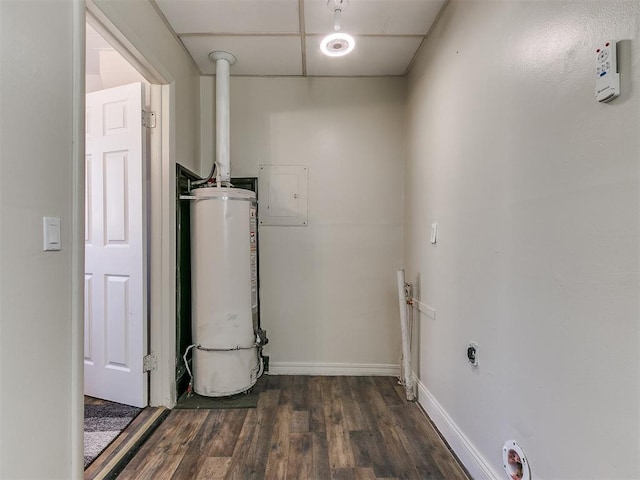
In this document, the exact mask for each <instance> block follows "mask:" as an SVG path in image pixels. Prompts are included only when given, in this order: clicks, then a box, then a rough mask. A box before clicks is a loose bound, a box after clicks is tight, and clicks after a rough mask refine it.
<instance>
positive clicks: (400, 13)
mask: <svg viewBox="0 0 640 480" xmlns="http://www.w3.org/2000/svg"><path fill="white" fill-rule="evenodd" d="M152 1H153V2H154V4H155V5H156V7H157V9H158V11H159V13H161V15H163V16H164V18H165V20H166V21H167V23H168V25H169V26H170V27H171V29H173V31H174V32H175V34H176V36H177V37H178V39H179V40H180V41H181V42H182V44H183V45H184V47H185V48H186V50H187V52H188V53H189V54H190V55H191V57H192V58H193V60H194V62H195V64H196V65H197V67H198V68H199V69H200V72H201V73H202V74H203V75H212V74H215V65H214V64H213V63H211V62H210V61H209V53H210V52H212V51H215V50H224V51H227V52H229V53H232V54H233V55H235V56H236V57H237V59H238V61H237V63H236V64H235V65H234V66H232V67H231V74H232V75H247V76H395V75H406V74H407V73H408V70H409V69H410V68H411V64H412V62H413V58H414V56H415V54H416V52H417V51H418V49H419V48H420V45H421V44H422V42H423V40H424V39H425V38H426V36H427V35H428V33H429V31H430V29H431V26H432V25H433V23H434V22H435V20H436V18H437V17H438V13H439V12H440V10H441V9H442V7H443V5H444V3H445V1H446V0H349V5H348V7H347V8H346V9H345V10H344V11H343V14H342V31H343V32H345V33H348V34H350V35H352V36H353V37H354V38H355V40H356V48H355V49H354V51H353V52H351V53H350V54H349V55H347V56H344V57H333V58H332V57H327V56H325V55H323V54H322V52H320V40H321V39H322V38H323V37H324V36H325V35H327V34H329V33H332V32H333V12H332V10H331V9H329V8H328V7H327V0H152Z"/></svg>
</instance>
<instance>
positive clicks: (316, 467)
mask: <svg viewBox="0 0 640 480" xmlns="http://www.w3.org/2000/svg"><path fill="white" fill-rule="evenodd" d="M467 478H468V477H467V475H466V474H465V472H464V470H463V469H462V468H461V466H460V465H459V463H458V461H457V460H456V458H455V457H454V456H453V455H452V454H451V452H450V451H449V450H448V448H447V446H446V445H445V444H444V442H443V441H442V439H441V438H440V436H439V435H438V433H437V431H436V430H435V429H434V428H433V426H432V425H431V423H430V421H429V420H428V419H427V417H426V416H425V415H424V413H423V412H422V411H421V410H420V408H419V407H418V406H417V405H416V404H413V403H408V402H407V401H406V400H405V399H404V397H403V391H402V388H401V387H400V386H398V385H397V381H396V379H395V378H391V377H314V376H270V377H268V378H267V381H266V382H264V385H263V386H262V390H261V391H260V397H259V400H258V407H257V408H255V409H235V410H174V411H172V412H171V414H170V415H169V417H168V418H167V419H166V420H165V421H164V423H163V424H162V425H160V427H159V428H158V429H157V430H156V431H155V432H154V434H153V435H152V436H151V437H150V438H149V439H148V440H147V442H146V443H145V444H144V445H143V446H142V448H141V449H140V450H139V451H138V453H137V454H136V456H135V457H134V458H133V459H132V460H131V461H130V462H129V464H128V465H127V467H126V468H125V469H124V470H123V471H122V473H121V474H120V475H119V476H118V479H121V480H127V479H131V480H142V479H153V480H160V479H167V480H168V479H172V480H183V479H184V480H187V479H188V480H191V479H211V480H213V479H256V480H257V479H278V480H279V479H295V480H306V479H319V480H330V479H336V480H343V479H344V480H375V479H420V480H423V479H446V480H457V479H467Z"/></svg>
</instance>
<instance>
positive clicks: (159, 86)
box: [86, 0, 176, 407]
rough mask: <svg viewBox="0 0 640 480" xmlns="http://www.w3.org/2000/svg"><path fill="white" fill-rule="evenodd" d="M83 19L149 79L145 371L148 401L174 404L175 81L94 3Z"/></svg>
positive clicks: (152, 403)
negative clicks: (150, 363) (151, 361)
mask: <svg viewBox="0 0 640 480" xmlns="http://www.w3.org/2000/svg"><path fill="white" fill-rule="evenodd" d="M86 21H87V22H89V23H90V24H91V26H92V27H93V28H95V29H96V30H97V31H98V33H100V35H102V36H103V38H105V39H106V40H107V41H108V42H109V43H110V44H111V45H112V46H113V47H114V48H115V49H116V50H117V51H118V53H120V54H121V55H122V56H123V57H124V58H125V59H126V60H127V61H128V62H129V63H130V64H131V65H132V66H133V67H134V68H135V69H136V70H138V72H140V73H141V74H142V76H143V77H145V79H146V80H147V81H148V82H149V83H150V84H151V98H150V99H149V100H150V107H151V110H152V111H154V112H156V113H157V116H156V117H157V120H158V127H156V128H152V129H150V144H149V155H148V158H149V159H150V161H149V163H148V168H147V182H148V185H147V198H148V203H147V205H148V212H147V213H148V214H147V229H148V235H147V255H148V264H147V265H148V284H147V301H148V302H149V305H148V316H149V335H148V337H149V353H150V354H154V355H155V356H156V358H157V366H156V369H155V370H152V371H151V373H150V377H149V386H150V387H149V405H150V406H166V407H173V406H174V405H175V403H176V390H175V384H174V383H175V382H173V381H172V379H173V376H174V372H175V354H174V353H175V352H174V350H175V298H174V297H175V296H172V295H162V292H175V290H176V279H175V263H176V253H175V228H176V226H175V172H174V170H175V168H174V167H173V165H175V158H176V152H175V135H176V133H175V130H176V129H175V118H174V116H175V108H174V102H175V85H174V84H173V82H172V78H171V75H170V74H169V73H168V72H167V71H166V70H165V69H164V67H163V66H162V65H155V64H153V63H152V62H151V61H150V60H148V59H147V58H146V57H144V55H143V54H142V53H141V52H140V51H139V50H138V49H137V48H136V47H135V46H134V45H133V43H131V42H130V41H129V40H128V39H127V38H126V37H125V36H124V35H123V34H122V33H121V32H120V31H119V30H118V28H117V27H116V26H115V25H114V24H113V22H111V20H110V19H109V18H108V17H107V16H106V15H105V14H104V13H103V12H102V10H100V8H98V7H97V6H96V5H95V4H94V3H93V1H92V0H86Z"/></svg>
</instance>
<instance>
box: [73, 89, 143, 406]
mask: <svg viewBox="0 0 640 480" xmlns="http://www.w3.org/2000/svg"><path fill="white" fill-rule="evenodd" d="M142 94H143V87H142V85H141V84H140V83H135V84H130V85H125V86H123V87H116V88H110V89H107V90H102V91H99V92H94V93H90V94H88V95H87V123H86V125H87V126H86V129H87V137H86V151H87V152H86V203H85V208H86V214H85V221H86V232H87V233H86V235H85V242H86V243H85V394H86V395H90V396H93V397H97V398H102V399H106V400H111V401H115V402H119V403H125V404H128V405H134V406H137V407H143V406H146V405H147V377H148V374H146V373H143V371H142V364H143V357H144V355H145V354H146V349H147V331H146V329H147V300H146V254H145V246H146V238H145V232H146V215H145V209H146V205H145V198H146V197H145V188H144V187H145V183H144V179H145V178H146V177H145V164H144V160H143V159H144V146H145V141H144V138H143V134H144V133H145V132H144V129H143V128H142V121H141V116H142V104H143V99H142Z"/></svg>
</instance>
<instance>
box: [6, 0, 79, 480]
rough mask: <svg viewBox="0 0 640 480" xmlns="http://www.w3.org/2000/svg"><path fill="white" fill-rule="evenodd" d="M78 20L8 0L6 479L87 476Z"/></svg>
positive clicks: (45, 6) (59, 6)
mask: <svg viewBox="0 0 640 480" xmlns="http://www.w3.org/2000/svg"><path fill="white" fill-rule="evenodd" d="M81 11H82V10H81V7H78V9H77V11H76V12H74V6H73V4H72V2H50V1H29V2H22V1H8V0H5V1H0V59H1V60H2V63H1V66H0V478H7V479H8V478H10V479H19V478H47V479H68V478H71V477H72V473H74V474H78V475H79V474H80V473H81V468H82V467H81V463H80V462H81V458H82V457H81V447H80V445H79V443H78V440H79V441H80V442H81V439H82V437H81V432H78V431H77V430H74V429H73V427H74V425H75V426H77V427H79V428H81V423H79V422H81V415H82V413H81V410H80V409H81V405H82V403H81V402H82V397H81V393H80V391H79V385H80V383H81V379H79V378H78V373H79V370H78V369H75V370H73V369H72V355H73V354H74V353H75V354H79V348H81V347H79V342H78V340H79V337H80V334H79V332H75V331H74V330H73V329H72V317H73V316H74V315H76V320H78V321H79V319H78V317H79V314H78V308H76V306H75V305H77V306H79V305H80V303H79V302H80V297H78V296H75V297H74V294H73V291H72V268H73V266H74V265H77V264H76V263H74V261H73V260H74V259H73V252H74V249H75V251H76V254H77V250H78V248H84V247H83V246H79V245H78V243H79V242H81V239H79V238H77V237H78V235H77V234H76V232H79V231H81V230H79V229H81V228H82V227H81V225H79V224H78V223H77V222H76V221H75V220H74V218H73V213H74V210H73V205H74V203H75V204H76V205H82V197H80V198H74V196H73V192H74V183H73V178H74V174H75V172H76V171H77V170H75V169H74V145H73V141H74V134H75V132H76V129H75V128H74V124H73V119H74V100H73V97H72V94H73V90H72V84H73V81H74V80H75V81H76V85H77V86H78V88H81V87H80V86H81V85H83V84H84V79H83V78H82V74H81V73H82V72H81V70H80V68H79V67H78V69H77V70H76V71H75V74H74V57H73V52H74V41H73V36H74V31H75V32H78V31H79V29H82V30H83V29H84V19H83V18H81V15H80V14H78V12H81ZM74 18H75V19H76V21H75V22H74ZM78 19H81V20H80V21H78ZM75 47H77V48H75V50H76V51H80V50H79V48H80V47H81V45H79V42H77V43H76V44H75ZM79 58H81V57H80V56H78V57H76V60H78V59H79ZM80 111H81V110H80V109H78V112H80ZM77 117H79V119H82V118H83V116H80V115H77ZM80 125H81V124H80V123H78V126H77V129H78V132H79V131H80ZM75 153H76V155H75V160H76V161H77V162H78V164H79V165H82V163H83V156H81V155H79V151H77V152H75ZM79 165H76V167H77V166H79ZM80 185H81V184H80ZM74 200H75V202H74ZM78 211H80V209H78ZM43 216H53V217H60V218H61V241H62V250H61V251H58V252H43V250H42V241H43V240H42V217H43ZM74 238H75V240H76V244H75V246H74ZM80 245H82V244H81V243H80ZM76 260H77V257H76ZM76 279H77V280H79V281H80V276H79V275H78V276H77V277H76ZM79 285H81V283H80V284H79ZM76 286H78V284H76ZM77 293H78V291H76V294H77ZM74 300H75V302H77V303H75V305H74ZM74 422H75V423H74ZM72 461H74V462H75V464H72Z"/></svg>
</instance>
